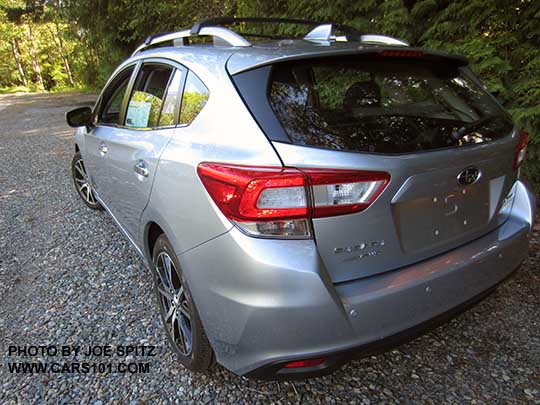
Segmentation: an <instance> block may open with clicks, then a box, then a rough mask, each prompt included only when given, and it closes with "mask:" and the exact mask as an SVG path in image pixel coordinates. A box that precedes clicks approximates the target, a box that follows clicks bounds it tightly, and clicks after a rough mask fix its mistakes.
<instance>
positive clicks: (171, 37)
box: [132, 17, 409, 56]
mask: <svg viewBox="0 0 540 405" xmlns="http://www.w3.org/2000/svg"><path fill="white" fill-rule="evenodd" d="M242 22H253V23H272V24H299V25H309V26H313V27H314V28H313V29H312V30H311V31H310V32H309V33H308V34H307V35H306V36H305V37H304V40H306V41H312V42H321V41H324V42H328V41H360V42H367V43H376V44H384V45H399V46H408V45H409V44H408V43H407V42H405V41H402V40H400V39H397V38H392V37H388V36H385V35H372V34H362V33H361V32H360V31H358V30H357V29H356V28H353V27H350V26H348V25H344V24H336V23H322V22H319V21H313V20H301V19H295V18H266V17H216V18H209V19H207V20H204V21H201V22H198V23H195V24H194V25H193V26H192V27H191V29H184V30H182V31H178V32H163V33H159V34H154V35H150V36H149V37H148V38H146V40H145V41H144V42H143V43H142V44H141V45H140V46H139V47H137V49H135V52H133V54H132V56H133V55H135V54H137V53H139V52H141V51H143V50H144V49H146V48H148V47H150V46H152V45H156V44H160V43H163V42H169V41H173V42H174V44H175V45H176V44H178V42H179V40H181V42H180V44H183V45H187V44H188V40H187V39H188V38H190V37H196V36H211V37H213V38H214V44H220V45H229V46H237V47H247V46H251V43H250V42H249V41H248V40H246V39H245V38H244V37H243V36H242V34H238V33H236V32H234V31H232V30H230V29H228V28H225V27H222V25H232V24H237V23H242ZM334 28H335V29H337V30H338V31H341V32H343V33H344V34H345V36H335V35H334V34H333V30H334ZM243 35H245V36H246V37H261V38H271V39H287V38H289V37H287V36H285V35H266V34H257V33H245V34H243Z"/></svg>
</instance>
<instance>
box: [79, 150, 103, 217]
mask: <svg viewBox="0 0 540 405" xmlns="http://www.w3.org/2000/svg"><path fill="white" fill-rule="evenodd" d="M71 177H72V179H73V184H74V185H75V189H76V190H77V193H79V197H81V200H83V201H84V203H85V204H86V205H87V206H88V207H90V208H92V209H93V210H102V209H103V207H102V206H101V204H100V203H99V202H98V201H97V199H96V196H95V194H94V190H92V186H91V185H90V183H89V181H88V174H87V173H86V167H85V166H84V162H83V159H82V156H81V152H77V153H75V156H73V160H72V161H71Z"/></svg>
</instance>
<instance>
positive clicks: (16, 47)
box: [11, 38, 28, 87]
mask: <svg viewBox="0 0 540 405" xmlns="http://www.w3.org/2000/svg"><path fill="white" fill-rule="evenodd" d="M11 51H12V52H13V59H15V63H16V64H17V70H18V71H19V75H20V76H21V82H22V84H23V86H25V87H27V86H28V81H27V80H26V74H25V73H24V68H23V65H22V63H21V58H20V52H19V40H18V39H17V38H13V39H12V40H11Z"/></svg>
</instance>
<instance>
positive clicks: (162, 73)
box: [125, 63, 173, 129]
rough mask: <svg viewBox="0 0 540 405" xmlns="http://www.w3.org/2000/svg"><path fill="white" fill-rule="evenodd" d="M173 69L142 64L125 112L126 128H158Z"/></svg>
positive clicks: (159, 65)
mask: <svg viewBox="0 0 540 405" xmlns="http://www.w3.org/2000/svg"><path fill="white" fill-rule="evenodd" d="M172 72H173V67H171V66H167V65H162V64H153V63H147V64H144V65H143V66H142V67H141V69H140V71H139V74H138V75H137V80H136V81H135V85H134V86H133V91H132V92H131V97H130V98H129V103H128V107H127V112H126V120H125V125H126V127H130V128H136V129H151V128H155V127H157V126H158V122H159V116H160V113H161V107H162V104H163V99H164V97H165V92H166V90H167V85H168V83H169V79H170V78H171V74H172Z"/></svg>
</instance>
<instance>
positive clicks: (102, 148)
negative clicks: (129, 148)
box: [99, 142, 108, 155]
mask: <svg viewBox="0 0 540 405" xmlns="http://www.w3.org/2000/svg"><path fill="white" fill-rule="evenodd" d="M107 151H108V148H107V144H105V143H103V142H102V143H100V144H99V152H100V153H101V154H102V155H104V154H106V153H107Z"/></svg>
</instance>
